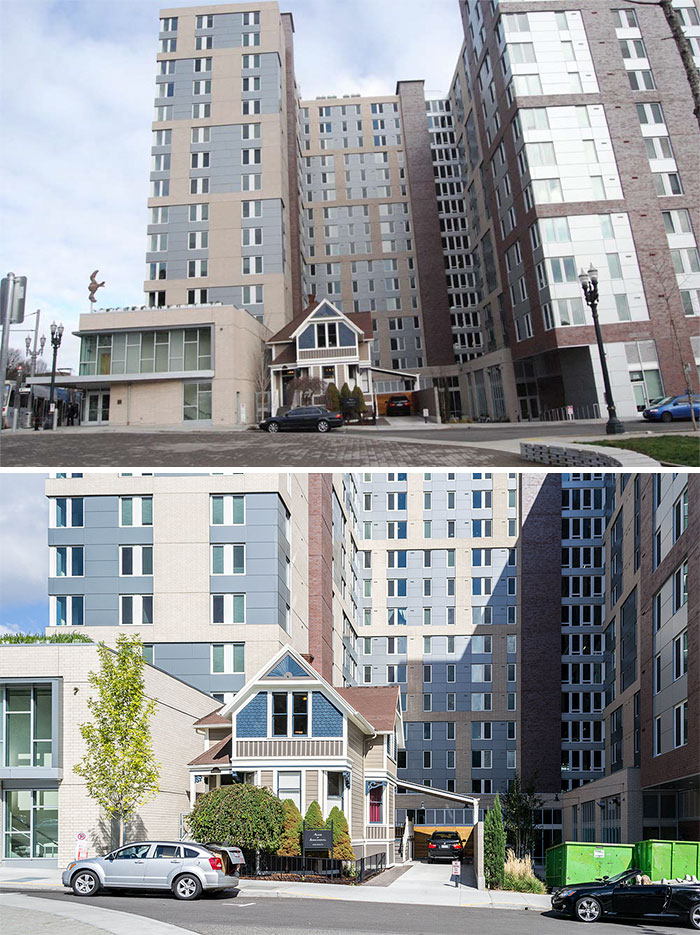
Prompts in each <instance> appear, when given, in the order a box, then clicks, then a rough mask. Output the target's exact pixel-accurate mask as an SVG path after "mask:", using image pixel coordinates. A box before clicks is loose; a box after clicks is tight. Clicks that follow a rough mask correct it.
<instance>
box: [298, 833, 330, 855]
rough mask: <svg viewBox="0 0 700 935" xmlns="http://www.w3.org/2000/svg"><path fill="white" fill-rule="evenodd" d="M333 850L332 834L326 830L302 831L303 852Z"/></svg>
mask: <svg viewBox="0 0 700 935" xmlns="http://www.w3.org/2000/svg"><path fill="white" fill-rule="evenodd" d="M332 848H333V832H332V831H331V830H330V829H328V828H320V829H317V830H315V831H304V850H307V851H330V850H332Z"/></svg>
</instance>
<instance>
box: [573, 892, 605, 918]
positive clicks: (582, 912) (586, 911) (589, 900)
mask: <svg viewBox="0 0 700 935" xmlns="http://www.w3.org/2000/svg"><path fill="white" fill-rule="evenodd" d="M602 914H603V907H602V906H601V905H600V903H599V902H598V900H597V899H596V898H595V897H594V896H583V897H582V898H581V899H579V900H577V902H576V905H575V906H574V918H575V919H578V921H579V922H597V921H598V919H599V918H600V917H601V916H602Z"/></svg>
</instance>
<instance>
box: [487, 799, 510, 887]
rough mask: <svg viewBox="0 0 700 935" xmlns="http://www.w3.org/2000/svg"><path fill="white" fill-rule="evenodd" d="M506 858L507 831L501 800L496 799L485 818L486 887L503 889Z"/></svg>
mask: <svg viewBox="0 0 700 935" xmlns="http://www.w3.org/2000/svg"><path fill="white" fill-rule="evenodd" d="M505 860H506V832H505V829H504V827H503V814H502V813H501V801H500V799H499V797H498V795H497V796H496V798H495V799H494V802H493V808H490V809H489V810H488V812H487V813H486V818H485V819H484V875H485V877H486V888H487V889H489V890H496V889H503V882H504V874H505Z"/></svg>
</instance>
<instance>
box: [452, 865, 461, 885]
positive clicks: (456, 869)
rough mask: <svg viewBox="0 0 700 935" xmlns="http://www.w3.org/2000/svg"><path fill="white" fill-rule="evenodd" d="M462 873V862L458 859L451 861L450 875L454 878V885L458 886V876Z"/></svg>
mask: <svg viewBox="0 0 700 935" xmlns="http://www.w3.org/2000/svg"><path fill="white" fill-rule="evenodd" d="M461 875H462V863H461V861H459V860H453V861H452V876H453V877H454V878H455V886H459V878H460V876H461Z"/></svg>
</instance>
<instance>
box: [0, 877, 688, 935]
mask: <svg viewBox="0 0 700 935" xmlns="http://www.w3.org/2000/svg"><path fill="white" fill-rule="evenodd" d="M8 889H9V887H3V890H4V891H5V892H7V890H8ZM14 892H23V893H25V894H27V890H26V889H22V890H20V889H17V890H14ZM28 895H32V896H40V897H41V898H42V899H55V900H60V901H66V900H69V901H74V902H78V903H81V904H83V905H85V904H86V903H90V904H91V905H95V906H99V907H101V908H103V909H116V910H119V911H120V912H128V913H132V914H133V915H135V916H146V917H148V918H152V919H159V920H161V921H163V922H170V923H171V924H173V925H179V926H182V928H184V929H189V930H190V931H193V932H199V933H201V935H224V933H226V935H230V933H231V932H235V933H236V935H278V933H279V935H310V933H314V935H348V933H352V935H385V933H386V935H423V933H425V935H442V933H448V932H463V933H468V935H472V933H473V935H504V933H506V932H511V931H514V930H517V932H518V935H576V933H579V935H580V932H581V929H582V928H583V927H584V926H582V924H581V923H580V922H573V921H571V920H569V919H563V918H561V917H559V916H555V915H554V914H553V913H549V912H545V913H540V912H533V911H531V910H513V909H469V908H454V909H451V908H442V907H438V906H415V905H412V906H408V905H400V904H399V905H397V904H393V903H358V902H346V901H344V900H342V899H339V898H338V897H337V896H335V895H330V894H329V898H328V899H327V900H320V899H284V898H282V897H256V896H250V897H248V896H246V893H245V888H244V887H243V888H242V889H241V890H240V891H239V892H238V896H237V897H236V898H232V897H231V895H229V894H222V895H219V896H208V897H205V898H203V899H199V900H197V901H195V902H191V903H185V902H181V901H178V900H176V899H175V898H174V897H171V896H158V895H151V894H144V893H133V894H132V893H105V894H100V895H98V896H95V897H93V898H91V899H89V900H88V899H81V898H79V897H76V896H72V895H69V894H68V893H67V892H60V891H57V890H42V889H38V888H37V889H34V888H32V891H31V893H30V894H28ZM134 932H135V935H138V924H135V927H134ZM632 932H635V933H642V935H681V933H683V935H685V933H686V932H688V929H687V928H684V927H682V926H676V925H661V924H658V923H650V922H597V923H596V925H595V935H625V933H632Z"/></svg>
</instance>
